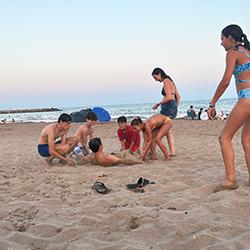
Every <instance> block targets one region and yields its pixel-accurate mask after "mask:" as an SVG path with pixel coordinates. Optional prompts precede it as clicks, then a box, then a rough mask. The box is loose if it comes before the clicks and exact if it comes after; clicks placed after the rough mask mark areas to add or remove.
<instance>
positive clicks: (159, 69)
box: [152, 68, 173, 82]
mask: <svg viewBox="0 0 250 250" xmlns="http://www.w3.org/2000/svg"><path fill="white" fill-rule="evenodd" d="M159 74H160V75H161V79H162V80H164V79H169V80H170V81H172V82H173V80H172V78H171V77H170V76H168V75H167V74H166V73H165V72H164V71H163V70H162V69H161V68H155V69H154V70H153V72H152V75H159Z"/></svg>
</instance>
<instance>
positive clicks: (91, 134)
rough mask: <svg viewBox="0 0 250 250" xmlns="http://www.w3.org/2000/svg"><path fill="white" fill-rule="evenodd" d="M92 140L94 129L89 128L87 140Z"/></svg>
mask: <svg viewBox="0 0 250 250" xmlns="http://www.w3.org/2000/svg"><path fill="white" fill-rule="evenodd" d="M93 138H94V129H93V128H90V132H89V140H91V139H93Z"/></svg>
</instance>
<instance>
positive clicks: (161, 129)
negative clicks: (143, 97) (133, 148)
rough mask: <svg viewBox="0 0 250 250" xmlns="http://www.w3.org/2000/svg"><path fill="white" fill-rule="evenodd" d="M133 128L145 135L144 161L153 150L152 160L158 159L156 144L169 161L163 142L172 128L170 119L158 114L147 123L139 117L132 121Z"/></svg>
mask: <svg viewBox="0 0 250 250" xmlns="http://www.w3.org/2000/svg"><path fill="white" fill-rule="evenodd" d="M131 126H132V127H133V128H134V129H135V130H137V131H140V130H141V131H142V133H143V139H144V143H143V152H142V159H143V160H145V158H146V156H147V153H148V151H149V150H151V154H152V155H151V158H152V159H156V154H155V146H154V143H155V144H157V145H158V146H159V147H160V149H161V151H162V153H163V155H164V157H165V159H166V160H169V158H170V157H169V154H168V151H167V148H166V146H165V145H164V143H163V142H162V138H163V137H164V136H166V135H167V133H168V132H169V130H170V129H171V127H172V121H171V119H170V118H169V117H167V116H165V115H161V114H156V115H153V116H151V117H149V118H148V119H147V120H146V121H145V122H143V121H142V120H141V118H140V117H137V118H135V119H133V120H132V121H131Z"/></svg>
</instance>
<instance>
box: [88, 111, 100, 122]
mask: <svg viewBox="0 0 250 250" xmlns="http://www.w3.org/2000/svg"><path fill="white" fill-rule="evenodd" d="M86 120H91V121H97V115H96V113H95V112H93V111H89V112H88V113H87V114H86Z"/></svg>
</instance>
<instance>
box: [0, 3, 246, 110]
mask: <svg viewBox="0 0 250 250" xmlns="http://www.w3.org/2000/svg"><path fill="white" fill-rule="evenodd" d="M248 6H249V1H246V0H242V1H238V2H237V1H232V0H220V1H211V0H203V1H200V0H199V1H198V0H190V1H181V0H176V1H168V0H165V1H164V0H126V1H125V0H124V1H119V0H106V1H102V0H92V1H87V0H82V1H80V0H78V1H77V0H71V1H69V0H67V1H66V0H64V1H63V0H60V1H59V0H37V1H33V0H22V1H20V0H16V1H15V0H9V1H5V0H0V29H1V39H0V50H1V59H0V81H1V83H0V86H1V87H0V89H1V102H0V103H1V105H0V108H25V107H48V106H57V107H74V106H87V105H90V106H94V105H101V104H122V103H126V104H129V103H151V102H152V103H154V102H156V101H158V100H160V99H161V95H160V89H161V84H159V83H157V82H155V81H154V80H153V78H152V77H151V72H152V70H153V69H154V68H155V67H161V68H162V69H163V70H165V72H166V73H167V74H169V75H170V76H171V77H172V78H173V79H174V80H175V83H176V85H177V87H178V88H179V91H180V93H181V96H182V100H192V99H208V98H211V96H212V94H213V92H214V90H215V88H216V86H217V85H218V83H219V81H220V79H221V77H222V74H223V71H224V67H225V51H224V49H223V47H222V46H221V45H220V34H221V30H222V29H223V28H224V27H225V26H226V25H229V24H232V23H236V24H238V25H240V26H241V27H242V29H243V31H244V32H245V33H246V35H248V36H249V37H250V21H249V18H250V14H249V7H248ZM223 97H224V98H227V97H236V93H235V87H234V83H233V81H232V82H231V86H230V88H229V89H228V90H227V92H226V93H225V94H224V96H223Z"/></svg>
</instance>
